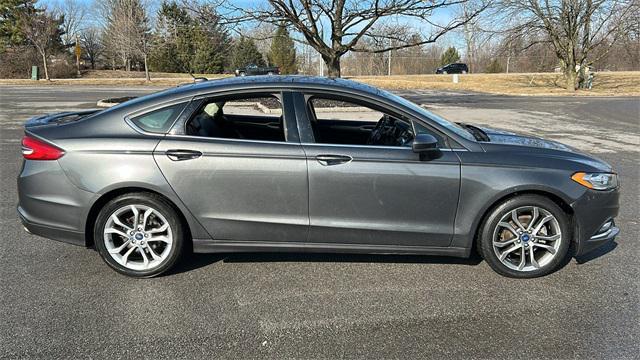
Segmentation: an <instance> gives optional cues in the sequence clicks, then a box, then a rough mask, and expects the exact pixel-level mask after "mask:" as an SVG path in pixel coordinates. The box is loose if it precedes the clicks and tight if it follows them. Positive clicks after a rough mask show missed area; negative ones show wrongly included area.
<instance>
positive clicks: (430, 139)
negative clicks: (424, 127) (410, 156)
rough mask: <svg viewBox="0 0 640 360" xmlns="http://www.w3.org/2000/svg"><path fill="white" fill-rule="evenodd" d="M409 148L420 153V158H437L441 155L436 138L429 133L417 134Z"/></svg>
mask: <svg viewBox="0 0 640 360" xmlns="http://www.w3.org/2000/svg"><path fill="white" fill-rule="evenodd" d="M411 149H412V150H413V152H414V153H417V154H420V160H428V159H437V158H438V157H440V155H441V152H440V149H438V139H436V138H435V137H434V136H433V135H430V134H418V135H417V136H416V137H415V139H413V144H411Z"/></svg>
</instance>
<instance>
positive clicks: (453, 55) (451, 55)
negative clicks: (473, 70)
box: [440, 46, 460, 66]
mask: <svg viewBox="0 0 640 360" xmlns="http://www.w3.org/2000/svg"><path fill="white" fill-rule="evenodd" d="M458 61H460V54H458V50H456V48H455V47H453V46H452V47H450V48H448V49H447V50H446V51H445V52H444V53H443V54H442V56H441V57H440V65H441V66H442V65H447V64H453V63H455V62H458Z"/></svg>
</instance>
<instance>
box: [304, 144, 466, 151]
mask: <svg viewBox="0 0 640 360" xmlns="http://www.w3.org/2000/svg"><path fill="white" fill-rule="evenodd" d="M301 145H303V146H316V147H317V146H330V147H348V148H364V149H409V150H410V149H411V147H410V146H386V145H352V144H322V143H301ZM440 151H469V150H467V149H457V148H456V149H452V148H442V149H440Z"/></svg>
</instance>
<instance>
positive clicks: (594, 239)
mask: <svg viewBox="0 0 640 360" xmlns="http://www.w3.org/2000/svg"><path fill="white" fill-rule="evenodd" d="M619 199H620V191H619V190H618V189H616V190H612V191H593V190H589V191H587V192H586V193H585V195H584V196H582V197H581V198H580V199H578V200H577V201H576V202H574V203H573V204H571V207H572V208H573V210H574V214H575V222H576V224H575V225H576V227H575V229H576V230H575V242H576V244H575V245H576V248H575V254H574V255H575V256H581V255H584V254H587V253H589V252H591V251H593V250H595V249H597V248H599V247H601V246H603V245H605V244H607V243H610V242H612V241H613V240H614V239H615V238H616V236H618V234H619V233H620V229H619V228H618V227H617V226H615V220H614V219H615V217H616V216H618V211H619V207H620V205H619ZM608 223H610V226H605V224H608ZM603 226H605V227H604V229H603Z"/></svg>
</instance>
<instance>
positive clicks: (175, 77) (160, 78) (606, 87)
mask: <svg viewBox="0 0 640 360" xmlns="http://www.w3.org/2000/svg"><path fill="white" fill-rule="evenodd" d="M195 76H196V77H199V76H202V77H207V78H209V79H218V78H224V77H229V76H233V75H224V74H195ZM452 77H453V75H396V76H356V77H348V78H350V79H352V80H355V81H360V82H363V83H367V84H370V85H373V86H377V87H380V88H383V89H389V90H408V89H431V90H463V91H476V92H484V93H491V94H509V95H578V96H582V95H584V96H589V95H600V96H622V95H626V96H640V71H630V72H602V73H596V75H595V79H594V83H593V89H592V90H578V91H576V92H571V91H567V90H565V89H564V87H563V86H564V85H563V84H564V79H563V77H562V74H557V73H531V74H465V75H459V80H460V81H459V83H457V84H454V83H453V82H452ZM192 82H193V80H192V78H191V76H190V75H189V74H177V73H151V81H145V79H144V72H131V71H117V70H116V71H113V70H92V71H87V72H85V73H84V74H83V77H82V78H79V79H54V80H51V81H46V80H40V81H37V82H35V81H32V80H28V79H4V80H1V79H0V85H38V86H40V85H88V86H101V85H104V86H159V87H171V86H176V85H180V84H187V83H192Z"/></svg>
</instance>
